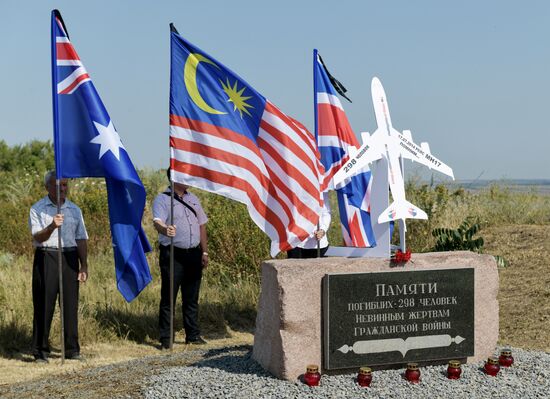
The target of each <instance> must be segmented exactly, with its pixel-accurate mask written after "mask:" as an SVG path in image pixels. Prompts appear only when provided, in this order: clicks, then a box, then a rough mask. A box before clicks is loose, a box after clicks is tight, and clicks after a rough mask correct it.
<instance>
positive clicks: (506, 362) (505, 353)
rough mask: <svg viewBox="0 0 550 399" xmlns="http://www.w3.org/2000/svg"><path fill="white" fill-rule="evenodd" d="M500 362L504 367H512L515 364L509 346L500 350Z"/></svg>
mask: <svg viewBox="0 0 550 399" xmlns="http://www.w3.org/2000/svg"><path fill="white" fill-rule="evenodd" d="M498 363H499V364H500V365H501V366H503V367H510V366H511V365H512V364H514V358H513V357H512V351H511V350H510V349H508V348H506V349H503V350H501V351H500V356H499V358H498Z"/></svg>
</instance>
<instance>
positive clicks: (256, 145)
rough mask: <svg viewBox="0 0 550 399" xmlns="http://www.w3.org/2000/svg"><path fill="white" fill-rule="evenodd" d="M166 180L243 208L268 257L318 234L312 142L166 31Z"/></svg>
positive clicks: (232, 76) (266, 103)
mask: <svg viewBox="0 0 550 399" xmlns="http://www.w3.org/2000/svg"><path fill="white" fill-rule="evenodd" d="M171 54H172V57H171V77H170V149H171V160H170V166H171V168H172V179H173V180H174V181H176V182H181V183H185V184H187V185H191V186H194V187H199V188H201V189H204V190H207V191H210V192H213V193H216V194H220V195H223V196H225V197H228V198H232V199H234V200H236V201H239V202H242V203H243V204H245V205H246V206H247V208H248V212H249V214H250V217H251V218H252V220H253V221H254V222H255V223H256V224H257V225H258V226H259V227H260V229H261V230H262V231H264V232H265V233H266V234H267V235H268V236H269V237H270V239H271V242H272V243H271V255H272V256H275V255H276V254H277V253H278V252H279V251H286V250H288V249H291V248H293V247H295V246H296V245H298V244H299V243H301V242H302V241H304V240H305V239H307V238H308V237H309V236H310V234H311V232H312V231H314V230H316V226H317V222H318V219H319V214H320V209H321V205H322V199H321V194H320V179H321V178H322V176H321V174H322V172H321V171H320V169H319V168H321V165H320V162H319V160H318V152H317V149H316V145H315V138H314V137H313V135H312V134H311V133H309V132H308V131H307V129H305V128H304V127H303V126H302V125H300V124H298V123H297V122H296V121H295V120H293V119H292V118H290V117H288V116H287V115H285V114H283V113H282V112H281V111H280V110H279V109H278V108H277V107H275V106H274V105H273V104H272V103H271V102H269V101H268V100H266V99H265V98H264V97H263V96H262V95H261V94H259V93H258V92H257V91H256V90H254V89H253V88H252V87H251V86H250V85H248V83H246V82H245V81H244V80H243V79H241V78H240V77H239V76H238V75H237V74H235V73H234V72H232V71H230V70H229V69H228V68H226V67H225V66H224V65H223V64H221V63H220V62H218V61H217V60H216V59H214V58H213V57H211V56H210V55H208V54H206V53H205V52H203V51H202V50H200V49H198V48H197V47H195V46H193V45H192V44H190V43H189V42H187V41H186V40H185V39H184V38H183V37H181V36H180V35H179V34H178V32H177V31H176V30H175V28H174V27H173V25H171Z"/></svg>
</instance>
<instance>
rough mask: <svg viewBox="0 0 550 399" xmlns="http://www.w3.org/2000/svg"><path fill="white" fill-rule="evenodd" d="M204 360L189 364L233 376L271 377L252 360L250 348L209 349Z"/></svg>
mask: <svg viewBox="0 0 550 399" xmlns="http://www.w3.org/2000/svg"><path fill="white" fill-rule="evenodd" d="M204 357H205V359H204V360H201V361H198V362H196V363H193V364H190V366H193V367H209V368H213V369H218V370H222V371H225V372H227V373H233V374H253V375H256V376H258V377H272V375H271V374H269V373H268V372H267V371H265V370H264V369H263V368H262V367H261V366H260V365H259V364H258V363H256V361H254V360H253V359H252V346H251V345H241V346H235V347H230V348H220V349H210V350H208V351H207V352H206V353H205V354H204Z"/></svg>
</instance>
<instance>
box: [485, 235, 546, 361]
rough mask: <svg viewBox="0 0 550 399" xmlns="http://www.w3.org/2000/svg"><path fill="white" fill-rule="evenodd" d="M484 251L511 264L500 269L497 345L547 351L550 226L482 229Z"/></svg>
mask: <svg viewBox="0 0 550 399" xmlns="http://www.w3.org/2000/svg"><path fill="white" fill-rule="evenodd" d="M481 233H482V235H483V236H484V237H485V242H486V246H485V252H487V253H490V254H493V255H501V256H503V257H504V258H505V259H507V260H508V261H509V262H510V265H509V266H508V267H506V268H501V269H499V277H500V289H499V294H498V300H499V305H500V337H499V338H500V339H499V341H500V343H501V344H504V345H512V346H516V347H520V348H530V349H538V350H543V351H545V352H550V274H549V273H548V272H549V271H550V257H549V255H548V254H550V226H548V225H544V226H533V225H512V226H499V227H493V228H489V229H487V230H486V231H485V230H482V232H481Z"/></svg>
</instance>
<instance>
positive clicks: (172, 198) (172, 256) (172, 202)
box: [169, 173, 174, 350]
mask: <svg viewBox="0 0 550 399" xmlns="http://www.w3.org/2000/svg"><path fill="white" fill-rule="evenodd" d="M173 224H174V182H173V181H172V173H170V225H171V226H172V225H173ZM173 346H174V237H170V345H169V347H170V350H172V349H173Z"/></svg>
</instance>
